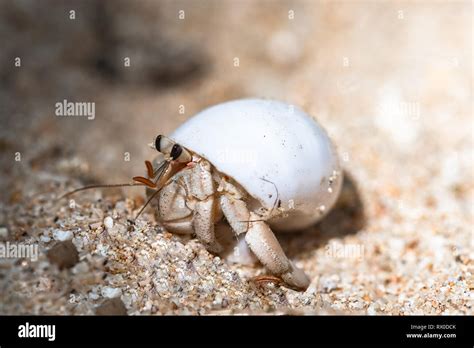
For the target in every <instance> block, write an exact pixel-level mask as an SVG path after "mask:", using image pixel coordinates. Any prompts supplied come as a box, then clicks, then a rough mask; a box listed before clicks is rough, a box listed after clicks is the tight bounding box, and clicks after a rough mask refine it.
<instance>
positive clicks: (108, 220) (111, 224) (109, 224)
mask: <svg viewBox="0 0 474 348" xmlns="http://www.w3.org/2000/svg"><path fill="white" fill-rule="evenodd" d="M104 226H105V228H106V229H108V230H110V229H111V228H112V227H114V219H112V218H111V217H110V216H107V217H106V218H105V219H104Z"/></svg>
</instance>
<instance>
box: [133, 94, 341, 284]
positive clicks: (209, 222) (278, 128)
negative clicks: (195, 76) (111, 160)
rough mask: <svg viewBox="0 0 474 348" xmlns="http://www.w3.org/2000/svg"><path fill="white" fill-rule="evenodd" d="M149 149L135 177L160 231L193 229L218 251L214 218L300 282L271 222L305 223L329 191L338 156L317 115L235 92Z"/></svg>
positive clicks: (289, 279) (333, 195) (276, 271)
mask: <svg viewBox="0 0 474 348" xmlns="http://www.w3.org/2000/svg"><path fill="white" fill-rule="evenodd" d="M154 147H155V148H156V149H157V150H158V152H160V156H159V157H158V158H157V159H155V161H154V163H153V165H152V164H150V163H149V162H147V172H148V177H147V178H144V177H135V178H134V179H135V180H136V181H138V182H140V183H143V184H145V185H146V186H148V187H149V191H148V192H149V194H150V198H149V200H148V202H151V201H153V200H154V198H155V197H156V198H157V200H154V203H153V204H155V205H156V206H157V215H158V218H159V220H160V221H161V222H162V224H163V226H164V227H165V228H166V229H167V230H168V231H170V232H174V233H180V234H195V235H196V236H197V238H198V239H199V240H200V241H201V242H202V243H203V245H204V246H205V247H206V248H207V249H208V250H209V251H210V252H214V253H219V252H220V251H221V250H222V245H221V243H220V242H219V240H218V238H217V236H216V234H218V233H217V232H216V231H218V228H216V225H217V224H218V223H220V222H221V221H223V220H225V221H227V223H228V225H229V226H230V228H231V229H232V230H233V232H234V234H235V235H237V237H239V236H241V237H243V238H244V240H245V242H246V243H243V244H244V245H248V247H249V248H250V250H251V252H252V253H253V254H254V255H255V256H256V257H257V259H258V260H260V261H261V263H262V264H263V265H265V266H266V267H267V268H268V270H269V271H270V272H271V273H273V275H276V276H278V277H280V278H281V279H282V280H283V281H284V282H285V283H286V284H288V285H290V286H292V287H295V288H298V289H306V288H307V287H308V285H309V283H310V280H309V278H308V277H307V276H306V274H305V273H304V272H303V271H302V270H301V269H299V268H297V267H296V266H295V265H294V264H293V263H292V262H291V261H290V260H289V259H288V258H287V257H286V255H285V253H284V252H283V250H282V248H281V246H280V244H279V243H278V241H277V239H276V238H275V235H274V234H273V232H272V229H271V228H273V229H278V230H286V231H288V230H290V231H294V230H300V229H302V228H305V227H307V226H309V225H311V224H314V223H315V222H316V221H318V220H319V219H321V218H322V217H323V216H324V215H325V214H326V213H327V212H328V211H329V210H330V208H331V207H332V206H333V205H334V202H335V201H336V199H337V196H338V194H339V191H340V187H341V182H342V180H341V178H342V175H341V171H340V167H339V161H338V158H337V154H336V151H335V148H334V146H333V144H332V142H331V140H330V139H329V137H328V136H327V134H326V132H325V131H324V130H323V128H322V127H320V126H319V124H318V123H317V122H315V121H314V120H313V119H312V118H311V117H310V116H308V115H307V114H306V113H304V112H303V111H302V110H300V109H298V108H295V107H293V106H292V105H289V104H285V103H282V102H277V101H270V100H259V99H244V100H237V101H232V102H227V103H223V104H219V105H216V106H213V107H211V108H209V109H206V110H204V111H202V112H200V113H199V114H197V115H196V116H194V117H193V118H191V119H190V120H189V121H187V122H185V123H184V124H182V125H181V126H180V127H179V128H178V129H177V130H176V131H175V132H173V134H171V135H170V137H169V138H168V137H165V136H162V135H159V136H158V137H157V138H156V139H155V144H154ZM148 202H147V203H148ZM221 225H222V224H219V226H221ZM270 226H271V228H270ZM243 238H240V240H242V239H243ZM237 239H238V240H239V238H237ZM239 248H240V249H242V243H241V244H240V245H239ZM239 248H237V250H239ZM247 254H249V253H247Z"/></svg>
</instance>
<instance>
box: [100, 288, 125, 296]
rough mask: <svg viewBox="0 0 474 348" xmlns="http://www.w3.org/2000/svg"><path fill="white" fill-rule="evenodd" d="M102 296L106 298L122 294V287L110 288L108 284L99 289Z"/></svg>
mask: <svg viewBox="0 0 474 348" xmlns="http://www.w3.org/2000/svg"><path fill="white" fill-rule="evenodd" d="M101 294H102V296H104V297H107V298H115V297H119V296H120V295H122V289H119V288H111V287H109V286H107V287H105V288H103V289H102V291H101Z"/></svg>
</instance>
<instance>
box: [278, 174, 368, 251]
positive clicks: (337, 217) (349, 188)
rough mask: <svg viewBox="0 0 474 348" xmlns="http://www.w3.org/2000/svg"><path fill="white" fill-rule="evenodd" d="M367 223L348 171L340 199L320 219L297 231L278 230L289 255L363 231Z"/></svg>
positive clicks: (279, 238)
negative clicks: (284, 231)
mask: <svg viewBox="0 0 474 348" xmlns="http://www.w3.org/2000/svg"><path fill="white" fill-rule="evenodd" d="M365 224H366V217H365V212H364V205H363V203H362V200H361V198H360V194H359V190H358V188H357V184H356V182H355V181H354V179H353V177H352V176H351V175H350V173H348V172H347V171H344V182H343V186H342V190H341V194H340V196H339V199H338V200H337V202H336V204H335V206H334V208H333V209H332V210H331V211H330V212H329V214H328V215H327V216H326V217H324V218H323V220H321V221H320V222H318V223H317V224H315V225H314V226H311V227H309V228H307V229H305V230H302V231H299V232H294V233H279V234H278V235H277V238H278V240H279V241H280V244H281V246H282V248H283V250H285V253H286V254H287V255H288V257H289V258H294V257H296V256H298V257H304V254H306V253H310V252H311V251H313V250H315V249H318V248H321V247H324V246H325V245H326V244H327V243H328V241H329V240H331V239H333V238H343V237H344V236H348V235H352V234H355V233H357V232H358V231H360V230H362V229H363V228H364V226H365Z"/></svg>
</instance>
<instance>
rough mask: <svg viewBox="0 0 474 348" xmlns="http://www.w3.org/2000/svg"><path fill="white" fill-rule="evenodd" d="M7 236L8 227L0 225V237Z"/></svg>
mask: <svg viewBox="0 0 474 348" xmlns="http://www.w3.org/2000/svg"><path fill="white" fill-rule="evenodd" d="M7 237H8V229H7V228H6V227H3V226H2V227H0V238H7Z"/></svg>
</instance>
